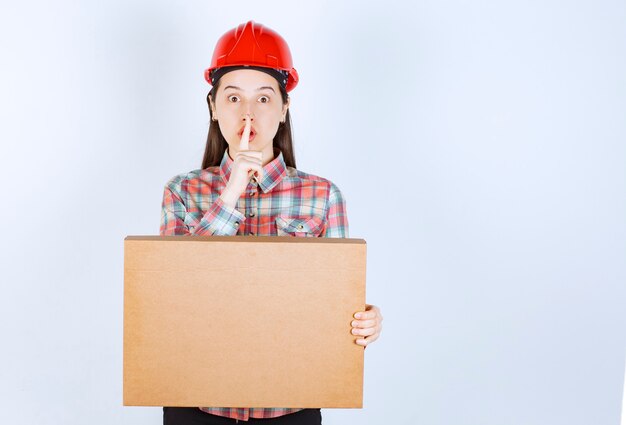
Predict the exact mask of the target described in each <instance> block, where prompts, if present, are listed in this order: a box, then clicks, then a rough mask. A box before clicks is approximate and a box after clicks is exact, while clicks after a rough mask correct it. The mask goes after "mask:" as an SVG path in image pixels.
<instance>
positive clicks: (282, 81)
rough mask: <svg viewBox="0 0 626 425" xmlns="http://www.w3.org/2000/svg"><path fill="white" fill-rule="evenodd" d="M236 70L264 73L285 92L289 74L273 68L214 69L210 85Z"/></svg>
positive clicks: (246, 66) (243, 66)
mask: <svg viewBox="0 0 626 425" xmlns="http://www.w3.org/2000/svg"><path fill="white" fill-rule="evenodd" d="M237 69H253V70H255V71H261V72H265V73H266V74H268V75H271V76H272V77H274V78H275V79H276V81H278V84H279V85H280V86H281V87H282V88H283V89H285V90H286V87H287V81H288V80H289V72H287V71H283V70H281V69H274V68H264V67H262V66H251V65H236V66H225V67H223V68H216V69H214V70H212V71H211V72H210V76H209V77H210V78H211V85H213V86H215V84H216V83H217V82H218V81H219V79H220V78H222V77H223V76H224V74H226V73H227V72H230V71H235V70H237Z"/></svg>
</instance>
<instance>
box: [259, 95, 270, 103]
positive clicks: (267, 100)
mask: <svg viewBox="0 0 626 425" xmlns="http://www.w3.org/2000/svg"><path fill="white" fill-rule="evenodd" d="M269 101H270V98H269V97H267V96H261V97H260V98H259V102H261V103H267V102H269Z"/></svg>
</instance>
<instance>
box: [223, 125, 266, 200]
mask: <svg viewBox="0 0 626 425" xmlns="http://www.w3.org/2000/svg"><path fill="white" fill-rule="evenodd" d="M251 127H252V123H251V119H250V115H246V125H245V127H244V129H243V133H242V134H241V141H240V142H239V151H238V152H237V154H236V155H235V157H234V158H233V166H232V169H231V172H230V177H229V178H228V183H226V187H225V188H224V191H223V192H222V194H221V195H220V197H221V198H222V200H223V201H224V202H225V203H226V204H227V205H230V206H231V207H233V208H234V207H235V205H236V204H237V200H238V199H239V197H240V196H241V194H242V193H243V192H244V191H245V190H246V187H247V186H248V183H249V182H250V178H251V177H252V176H253V175H256V179H257V180H259V179H260V178H261V177H262V176H263V152H259V151H251V150H249V143H248V142H249V140H250V128H251Z"/></svg>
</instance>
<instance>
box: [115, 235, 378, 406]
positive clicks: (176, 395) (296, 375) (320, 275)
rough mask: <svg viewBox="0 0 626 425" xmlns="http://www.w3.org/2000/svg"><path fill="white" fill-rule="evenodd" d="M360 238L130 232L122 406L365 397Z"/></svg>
mask: <svg viewBox="0 0 626 425" xmlns="http://www.w3.org/2000/svg"><path fill="white" fill-rule="evenodd" d="M365 269H366V244H365V241H364V240H362V239H339V238H337V239H335V238H301V237H289V236H286V237H257V236H235V237H227V236H207V237H200V236H196V237H190V236H129V237H127V238H126V239H125V240H124V405H127V406H206V407H300V408H307V407H308V408H314V407H315V408H328V407H343V408H350V407H352V408H355V407H357V408H358V407H362V399H363V359H364V349H363V347H362V346H359V345H357V344H355V342H354V340H355V339H356V338H357V337H356V336H354V335H352V334H351V333H350V331H351V325H350V323H351V321H352V319H353V314H354V313H355V312H356V311H361V310H364V308H365Z"/></svg>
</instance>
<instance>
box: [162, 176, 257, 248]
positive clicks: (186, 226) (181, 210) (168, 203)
mask: <svg viewBox="0 0 626 425" xmlns="http://www.w3.org/2000/svg"><path fill="white" fill-rule="evenodd" d="M187 214H188V213H187V207H186V206H185V203H184V202H183V200H182V197H181V196H180V194H179V193H178V191H176V190H174V189H172V188H171V187H170V185H169V184H168V185H166V186H165V190H164V192H163V203H162V206H161V226H160V230H159V233H160V234H161V235H163V236H175V235H190V236H211V235H215V236H233V235H236V234H237V230H238V229H239V226H240V224H241V223H242V222H243V221H244V220H245V216H244V215H243V214H242V213H241V212H239V211H238V210H237V209H235V208H230V207H228V206H227V205H226V204H224V202H223V201H222V199H221V198H219V197H218V198H217V200H216V201H215V202H213V203H212V204H211V207H210V208H209V209H208V210H207V211H206V212H205V213H204V215H203V216H202V218H201V219H200V220H199V221H198V220H194V219H193V218H192V220H190V221H189V222H185V218H186V217H187Z"/></svg>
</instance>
